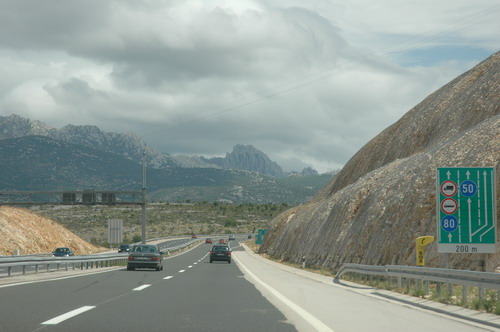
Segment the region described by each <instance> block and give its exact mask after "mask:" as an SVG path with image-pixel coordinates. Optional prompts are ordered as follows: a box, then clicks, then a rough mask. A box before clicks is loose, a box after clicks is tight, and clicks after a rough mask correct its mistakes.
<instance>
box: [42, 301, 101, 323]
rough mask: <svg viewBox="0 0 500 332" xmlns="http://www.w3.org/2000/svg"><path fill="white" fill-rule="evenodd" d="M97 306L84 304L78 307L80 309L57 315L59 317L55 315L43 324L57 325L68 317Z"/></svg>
mask: <svg viewBox="0 0 500 332" xmlns="http://www.w3.org/2000/svg"><path fill="white" fill-rule="evenodd" d="M94 308H95V306H83V307H81V308H78V309H75V310H72V311H70V312H67V313H65V314H63V315H60V316H57V317H54V318H52V319H49V320H47V321H45V322H43V323H42V325H57V324H59V323H60V322H63V321H65V320H66V319H70V318H71V317H75V316H77V315H79V314H82V313H84V312H86V311H89V310H91V309H94Z"/></svg>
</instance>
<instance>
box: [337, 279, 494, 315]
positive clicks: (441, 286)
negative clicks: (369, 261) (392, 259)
mask: <svg viewBox="0 0 500 332" xmlns="http://www.w3.org/2000/svg"><path fill="white" fill-rule="evenodd" d="M342 279H345V280H348V281H351V282H355V283H358V284H363V285H368V286H371V287H375V288H380V289H385V290H389V291H393V292H398V293H401V294H407V295H410V296H415V297H419V298H422V299H426V300H429V301H435V302H440V303H444V304H451V305H456V306H461V307H464V308H469V309H473V310H479V311H483V312H488V313H493V314H496V315H500V301H499V292H498V291H496V290H484V293H483V296H482V300H481V299H480V296H479V289H478V288H477V287H467V292H466V293H467V296H466V297H465V298H464V297H463V288H462V286H459V285H450V286H448V285H447V284H445V283H434V282H429V285H428V290H429V292H428V293H427V292H426V289H425V286H424V285H423V283H422V282H415V281H414V280H408V281H407V282H406V285H405V287H403V288H399V287H398V284H397V281H396V280H395V279H391V280H388V279H387V278H385V277H376V276H372V277H370V276H364V277H360V276H354V275H351V274H345V275H344V276H343V277H342Z"/></svg>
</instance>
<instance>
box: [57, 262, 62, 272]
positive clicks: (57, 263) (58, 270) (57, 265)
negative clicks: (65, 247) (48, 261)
mask: <svg viewBox="0 0 500 332" xmlns="http://www.w3.org/2000/svg"><path fill="white" fill-rule="evenodd" d="M59 265H61V263H57V265H56V270H57V271H59Z"/></svg>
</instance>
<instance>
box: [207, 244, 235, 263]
mask: <svg viewBox="0 0 500 332" xmlns="http://www.w3.org/2000/svg"><path fill="white" fill-rule="evenodd" d="M214 261H227V262H228V263H231V248H229V246H226V245H215V246H213V247H212V250H210V263H213V262H214Z"/></svg>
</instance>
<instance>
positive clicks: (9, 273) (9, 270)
mask: <svg viewBox="0 0 500 332" xmlns="http://www.w3.org/2000/svg"><path fill="white" fill-rule="evenodd" d="M7 274H8V275H9V277H10V275H11V274H12V266H9V267H8V268H7Z"/></svg>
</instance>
